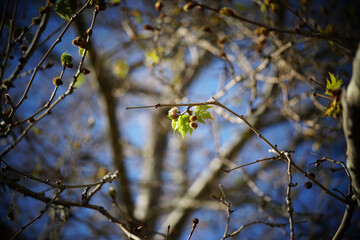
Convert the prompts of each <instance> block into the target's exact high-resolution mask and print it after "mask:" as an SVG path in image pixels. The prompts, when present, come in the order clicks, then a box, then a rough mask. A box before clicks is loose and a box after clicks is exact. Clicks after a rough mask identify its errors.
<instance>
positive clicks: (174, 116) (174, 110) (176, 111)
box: [168, 107, 180, 120]
mask: <svg viewBox="0 0 360 240" xmlns="http://www.w3.org/2000/svg"><path fill="white" fill-rule="evenodd" d="M179 116H180V111H179V109H178V108H177V107H173V108H171V109H170V110H169V112H168V117H169V118H170V119H172V120H177V119H178V118H179Z"/></svg>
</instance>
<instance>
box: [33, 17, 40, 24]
mask: <svg viewBox="0 0 360 240" xmlns="http://www.w3.org/2000/svg"><path fill="white" fill-rule="evenodd" d="M31 22H32V24H33V25H38V24H40V22H41V18H40V17H34V18H33V19H32V21H31Z"/></svg>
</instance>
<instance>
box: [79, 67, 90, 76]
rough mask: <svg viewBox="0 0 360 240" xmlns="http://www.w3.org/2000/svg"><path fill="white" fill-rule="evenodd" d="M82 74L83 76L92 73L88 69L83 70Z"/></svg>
mask: <svg viewBox="0 0 360 240" xmlns="http://www.w3.org/2000/svg"><path fill="white" fill-rule="evenodd" d="M81 72H82V73H83V74H85V75H87V74H89V73H90V70H89V69H87V68H83V69H82V70H81Z"/></svg>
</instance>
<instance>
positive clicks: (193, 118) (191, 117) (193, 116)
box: [189, 115, 197, 122]
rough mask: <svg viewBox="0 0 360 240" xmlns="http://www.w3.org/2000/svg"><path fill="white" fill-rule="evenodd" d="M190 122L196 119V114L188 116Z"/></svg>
mask: <svg viewBox="0 0 360 240" xmlns="http://www.w3.org/2000/svg"><path fill="white" fill-rule="evenodd" d="M189 120H190V122H195V121H196V120H197V117H196V115H192V116H190V119H189Z"/></svg>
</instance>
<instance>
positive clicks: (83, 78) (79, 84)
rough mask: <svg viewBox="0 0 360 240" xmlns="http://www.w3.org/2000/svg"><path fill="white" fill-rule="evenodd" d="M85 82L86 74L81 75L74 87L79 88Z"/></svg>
mask: <svg viewBox="0 0 360 240" xmlns="http://www.w3.org/2000/svg"><path fill="white" fill-rule="evenodd" d="M85 82H86V77H85V76H84V74H80V75H79V76H78V78H77V80H76V83H75V85H74V87H76V88H78V87H80V86H81V85H83V84H84V83H85Z"/></svg>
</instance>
